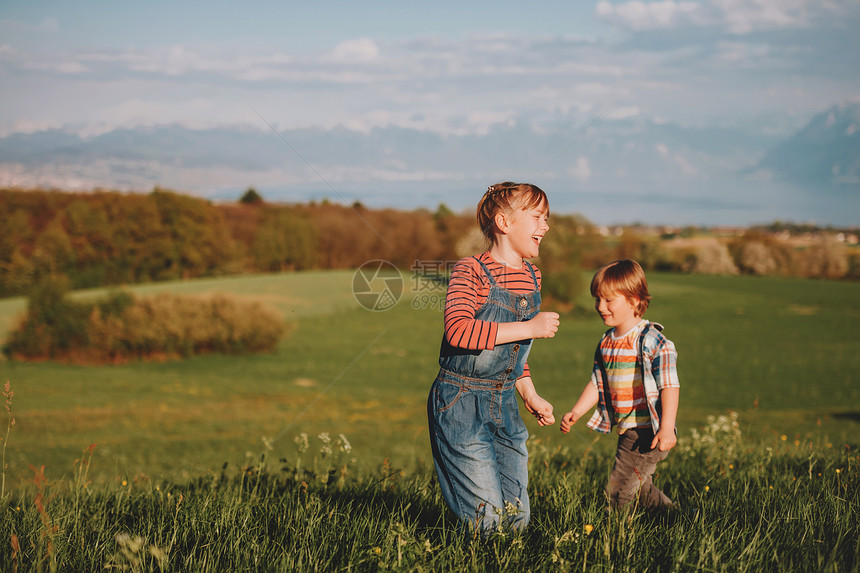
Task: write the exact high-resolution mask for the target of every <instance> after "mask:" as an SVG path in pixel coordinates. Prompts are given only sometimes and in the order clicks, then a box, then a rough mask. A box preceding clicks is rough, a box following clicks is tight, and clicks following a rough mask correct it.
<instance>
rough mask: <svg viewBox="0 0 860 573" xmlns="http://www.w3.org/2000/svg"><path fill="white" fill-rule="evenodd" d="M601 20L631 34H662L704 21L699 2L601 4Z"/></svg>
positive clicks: (597, 12) (636, 0)
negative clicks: (660, 30)
mask: <svg viewBox="0 0 860 573" xmlns="http://www.w3.org/2000/svg"><path fill="white" fill-rule="evenodd" d="M595 13H596V14H597V16H598V17H599V18H601V19H603V20H605V21H607V22H610V23H612V24H615V25H617V26H620V27H622V28H629V29H631V30H658V29H661V28H674V27H677V26H681V25H688V24H691V23H696V20H698V19H699V18H701V5H700V4H699V3H698V2H677V3H676V2H673V1H672V0H663V1H660V2H641V1H639V0H634V1H632V2H626V3H624V4H618V5H612V4H610V3H609V2H608V1H607V0H601V1H600V2H598V3H597V7H596V8H595Z"/></svg>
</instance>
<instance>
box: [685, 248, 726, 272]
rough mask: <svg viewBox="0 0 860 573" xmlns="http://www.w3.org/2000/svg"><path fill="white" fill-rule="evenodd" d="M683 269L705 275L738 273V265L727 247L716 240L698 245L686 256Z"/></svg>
mask: <svg viewBox="0 0 860 573" xmlns="http://www.w3.org/2000/svg"><path fill="white" fill-rule="evenodd" d="M683 270H685V271H688V272H691V273H695V274H705V275H736V274H738V267H737V266H735V262H734V261H733V260H732V257H731V255H729V249H728V248H727V247H726V246H725V245H724V244H722V243H720V242H719V241H716V240H713V241H707V242H704V243H702V244H701V245H700V246H698V248H697V249H696V250H695V252H693V253H691V254H690V256H689V257H688V258H687V261H686V262H685V265H684V269H683Z"/></svg>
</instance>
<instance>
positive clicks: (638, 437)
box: [606, 428, 673, 510]
mask: <svg viewBox="0 0 860 573" xmlns="http://www.w3.org/2000/svg"><path fill="white" fill-rule="evenodd" d="M653 440H654V432H653V431H652V430H651V428H631V429H629V430H627V431H625V432H624V433H623V434H621V435H620V436H619V437H618V448H617V449H616V451H615V464H614V465H613V466H612V473H611V474H610V475H609V485H608V486H607V488H606V489H607V494H608V495H609V508H610V510H613V509H621V508H623V507H625V506H627V505H629V504H631V503H632V502H636V504H638V505H639V507H643V508H659V507H671V506H672V505H673V503H672V500H671V499H669V498H668V497H666V495H665V494H664V493H663V492H662V491H660V490H659V489H657V487H656V486H655V485H654V483H653V482H652V481H651V476H652V475H654V470H655V469H656V468H657V462H660V461H662V460H665V459H666V456H668V455H669V452H668V451H666V452H661V451H660V450H658V449H656V448H655V449H653V450H652V449H651V442H652V441H653Z"/></svg>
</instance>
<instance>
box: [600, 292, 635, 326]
mask: <svg viewBox="0 0 860 573" xmlns="http://www.w3.org/2000/svg"><path fill="white" fill-rule="evenodd" d="M638 307H639V299H638V298H636V297H632V298H628V297H626V296H624V295H623V294H620V293H618V292H613V291H610V292H608V293H603V294H602V295H601V296H599V297H597V298H596V299H594V308H595V309H596V310H597V313H598V314H599V315H600V318H602V319H603V324H605V325H606V326H612V327H614V328H615V333H616V334H624V333H625V332H627V331H628V330H630V329H631V328H633V327H634V326H636V325H637V324H639V320H640V318H641V317H640V316H639V314H638V313H637V309H638Z"/></svg>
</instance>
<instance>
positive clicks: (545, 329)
mask: <svg viewBox="0 0 860 573" xmlns="http://www.w3.org/2000/svg"><path fill="white" fill-rule="evenodd" d="M529 325H530V327H531V331H532V336H531V337H532V338H552V337H553V336H555V333H556V332H558V313H557V312H539V313H537V316H535V317H534V318H533V319H531V320H530V321H529Z"/></svg>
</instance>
